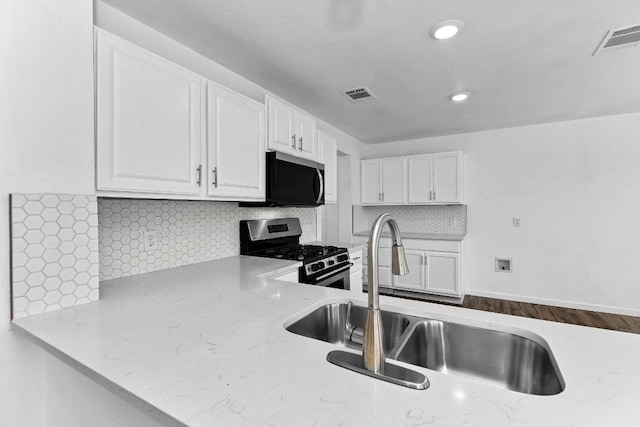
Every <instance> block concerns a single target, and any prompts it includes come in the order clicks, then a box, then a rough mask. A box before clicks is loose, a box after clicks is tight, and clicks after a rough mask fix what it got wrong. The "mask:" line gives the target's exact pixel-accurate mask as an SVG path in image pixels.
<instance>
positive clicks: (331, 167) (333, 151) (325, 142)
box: [318, 131, 338, 203]
mask: <svg viewBox="0 0 640 427" xmlns="http://www.w3.org/2000/svg"><path fill="white" fill-rule="evenodd" d="M318 161H319V162H320V163H322V164H324V201H325V203H336V202H337V201H338V142H337V140H336V138H335V137H333V136H331V135H328V134H326V133H324V132H320V131H318Z"/></svg>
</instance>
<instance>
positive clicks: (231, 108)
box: [207, 82, 265, 200]
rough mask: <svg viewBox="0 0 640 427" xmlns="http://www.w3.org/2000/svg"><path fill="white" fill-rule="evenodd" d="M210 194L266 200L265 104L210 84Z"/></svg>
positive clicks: (208, 171) (208, 125) (208, 139)
mask: <svg viewBox="0 0 640 427" xmlns="http://www.w3.org/2000/svg"><path fill="white" fill-rule="evenodd" d="M207 131H208V133H207V154H208V164H207V166H208V168H207V169H208V170H207V174H208V178H209V179H208V194H209V196H220V197H224V198H226V199H234V200H247V199H248V200H260V199H262V200H264V196H265V194H264V180H265V171H264V169H265V141H264V140H265V138H264V105H262V104H260V103H259V102H256V101H254V100H252V99H249V98H246V97H244V96H242V95H240V94H237V93H235V92H233V91H230V90H228V89H225V88H222V87H220V86H218V85H215V84H213V83H211V82H209V84H208V85H207Z"/></svg>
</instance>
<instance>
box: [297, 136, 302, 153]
mask: <svg viewBox="0 0 640 427" xmlns="http://www.w3.org/2000/svg"><path fill="white" fill-rule="evenodd" d="M298 141H300V146H299V147H298V150H300V151H302V137H300V138H299V139H298Z"/></svg>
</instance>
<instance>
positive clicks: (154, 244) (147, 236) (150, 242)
mask: <svg viewBox="0 0 640 427" xmlns="http://www.w3.org/2000/svg"><path fill="white" fill-rule="evenodd" d="M159 247H160V242H158V236H157V235H156V232H155V231H145V232H144V251H145V252H151V251H155V250H158V249H159Z"/></svg>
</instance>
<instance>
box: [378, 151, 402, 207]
mask: <svg viewBox="0 0 640 427" xmlns="http://www.w3.org/2000/svg"><path fill="white" fill-rule="evenodd" d="M405 164H406V160H405V159H404V157H398V158H392V159H384V160H382V204H384V205H397V204H402V203H406V201H407V196H406V187H407V185H406V182H407V178H406V174H405V169H406V167H405Z"/></svg>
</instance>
